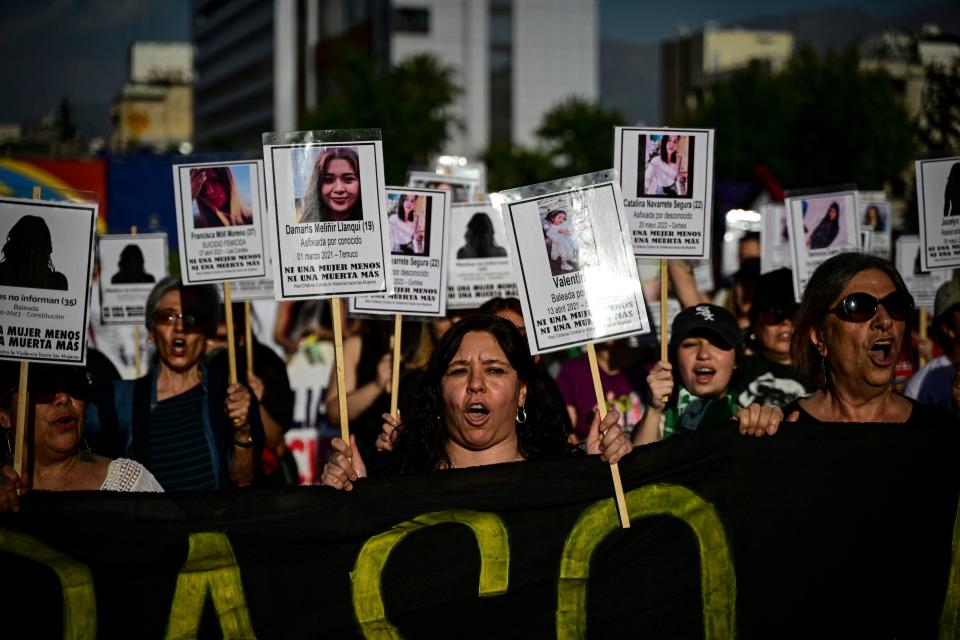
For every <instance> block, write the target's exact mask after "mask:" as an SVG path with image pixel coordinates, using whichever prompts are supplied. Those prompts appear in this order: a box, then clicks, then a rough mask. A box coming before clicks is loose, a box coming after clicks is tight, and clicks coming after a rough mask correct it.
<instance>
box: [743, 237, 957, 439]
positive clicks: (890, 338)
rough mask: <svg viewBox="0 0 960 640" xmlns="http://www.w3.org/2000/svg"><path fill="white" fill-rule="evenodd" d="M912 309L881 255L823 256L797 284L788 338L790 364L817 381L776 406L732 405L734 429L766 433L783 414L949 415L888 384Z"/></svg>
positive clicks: (930, 419) (793, 417)
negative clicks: (808, 391) (736, 408)
mask: <svg viewBox="0 0 960 640" xmlns="http://www.w3.org/2000/svg"><path fill="white" fill-rule="evenodd" d="M912 313H913V298H912V297H911V296H910V294H909V293H908V292H907V288H906V286H905V285H904V283H903V279H902V278H901V277H900V274H899V273H897V270H896V269H894V268H893V266H892V265H891V264H890V263H889V262H887V261H886V260H884V259H882V258H878V257H876V256H871V255H866V254H863V253H853V252H851V253H842V254H839V255H836V256H834V257H832V258H830V259H829V260H827V261H825V262H823V263H822V264H821V265H820V266H819V267H817V270H816V271H814V273H813V276H812V277H811V278H810V281H809V282H808V283H807V288H806V290H804V293H803V300H802V301H801V303H800V308H799V309H798V310H797V315H796V316H795V318H794V332H793V341H792V352H793V358H794V361H795V362H796V364H797V366H798V368H799V369H800V371H801V373H804V374H806V375H807V376H808V377H810V378H811V379H817V378H819V380H820V384H821V386H820V389H819V390H818V391H816V392H815V393H814V394H812V395H810V396H808V397H806V398H801V399H799V400H797V401H794V402H793V403H791V404H789V405H787V406H786V407H784V408H783V410H782V411H781V410H780V409H778V408H776V407H762V406H760V405H756V404H754V405H750V406H749V407H747V408H746V409H743V410H741V412H740V415H739V419H740V431H741V432H742V433H747V434H753V435H758V436H759V435H763V434H773V433H775V432H776V430H777V427H778V426H779V424H780V422H781V420H782V419H783V416H784V415H787V416H789V418H788V419H789V420H790V421H796V422H800V423H805V424H813V423H818V422H861V423H865V422H880V423H903V424H922V423H928V424H930V423H938V422H944V421H947V422H955V418H952V417H951V416H950V414H949V412H947V411H945V410H943V409H941V408H939V407H933V406H930V405H924V404H920V403H917V402H914V401H912V400H909V399H907V398H905V397H903V396H902V395H900V394H898V393H896V392H894V390H893V378H894V372H895V368H896V364H897V360H898V358H899V356H900V350H901V348H902V347H903V341H904V336H906V335H908V333H907V319H908V318H909V317H910V315H911V314H912Z"/></svg>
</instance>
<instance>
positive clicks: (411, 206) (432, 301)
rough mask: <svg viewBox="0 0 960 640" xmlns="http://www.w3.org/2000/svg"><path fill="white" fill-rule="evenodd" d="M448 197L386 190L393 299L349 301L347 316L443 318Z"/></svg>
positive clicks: (419, 191) (438, 193) (437, 193)
mask: <svg viewBox="0 0 960 640" xmlns="http://www.w3.org/2000/svg"><path fill="white" fill-rule="evenodd" d="M450 196H451V193H450V192H449V191H442V190H425V189H403V188H400V187H387V212H388V216H387V220H388V221H389V224H390V262H391V265H392V267H391V268H392V269H393V295H389V296H358V297H356V298H350V305H349V310H350V312H351V313H374V314H395V313H402V314H404V315H416V316H443V315H446V312H447V311H446V307H447V247H446V243H447V221H448V220H449V219H450Z"/></svg>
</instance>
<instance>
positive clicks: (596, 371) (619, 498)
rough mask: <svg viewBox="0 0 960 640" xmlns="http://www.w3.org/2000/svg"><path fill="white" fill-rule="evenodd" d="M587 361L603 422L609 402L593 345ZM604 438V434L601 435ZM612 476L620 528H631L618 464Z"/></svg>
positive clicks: (611, 468) (588, 351) (612, 468)
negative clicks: (605, 395) (605, 396)
mask: <svg viewBox="0 0 960 640" xmlns="http://www.w3.org/2000/svg"><path fill="white" fill-rule="evenodd" d="M587 359H589V360H590V373H591V374H592V375H593V390H594V392H595V393H596V394H597V412H598V413H599V414H600V420H601V421H602V420H603V419H604V417H605V416H606V415H607V400H606V398H604V397H603V384H602V383H601V382H600V367H599V366H598V365H597V352H596V350H595V349H594V348H593V343H590V344H588V345H587ZM600 437H601V438H602V437H603V434H602V433H601V434H600ZM610 475H611V477H612V478H613V499H614V501H615V502H616V503H617V514H619V516H620V526H621V527H622V528H623V529H629V528H630V514H629V513H627V501H626V498H624V497H623V483H622V482H620V468H619V467H618V466H617V465H616V464H612V465H610Z"/></svg>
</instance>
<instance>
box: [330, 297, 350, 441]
mask: <svg viewBox="0 0 960 640" xmlns="http://www.w3.org/2000/svg"><path fill="white" fill-rule="evenodd" d="M330 309H331V310H332V311H333V354H334V358H335V360H336V365H337V401H338V404H339V406H340V437H341V438H342V439H343V441H344V442H346V443H348V444H349V443H350V422H349V419H348V416H347V390H346V389H347V384H346V382H345V381H344V375H343V310H342V309H341V308H340V298H331V299H330Z"/></svg>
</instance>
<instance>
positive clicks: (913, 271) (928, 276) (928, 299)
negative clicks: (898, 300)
mask: <svg viewBox="0 0 960 640" xmlns="http://www.w3.org/2000/svg"><path fill="white" fill-rule="evenodd" d="M921 255H922V254H921V252H920V238H919V237H918V236H900V237H899V238H897V271H899V272H900V277H902V278H903V283H904V284H905V285H907V291H909V292H910V295H912V296H913V301H914V302H915V303H916V305H917V308H921V307H922V308H924V309H929V310H930V311H931V312H932V311H933V308H934V305H935V303H936V298H937V289H939V288H940V286H941V285H942V284H943V283H945V282H948V281H949V280H950V278H951V272H950V271H949V270H947V269H935V270H933V271H926V270H925V269H924V268H923V266H922V260H921Z"/></svg>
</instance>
